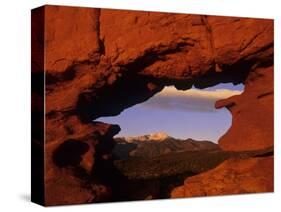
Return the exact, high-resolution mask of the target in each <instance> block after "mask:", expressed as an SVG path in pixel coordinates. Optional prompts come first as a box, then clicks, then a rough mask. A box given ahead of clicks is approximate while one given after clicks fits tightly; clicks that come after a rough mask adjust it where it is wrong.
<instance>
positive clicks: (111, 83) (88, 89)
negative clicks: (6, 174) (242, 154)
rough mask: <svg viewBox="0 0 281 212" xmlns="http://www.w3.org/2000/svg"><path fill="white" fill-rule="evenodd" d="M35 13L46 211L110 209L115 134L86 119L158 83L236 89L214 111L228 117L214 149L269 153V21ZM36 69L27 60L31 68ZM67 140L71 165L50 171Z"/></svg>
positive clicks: (56, 10) (112, 110) (130, 101)
mask: <svg viewBox="0 0 281 212" xmlns="http://www.w3.org/2000/svg"><path fill="white" fill-rule="evenodd" d="M43 10H44V12H45V23H46V25H45V36H44V39H43V40H42V39H35V40H34V41H33V45H34V49H36V48H40V47H41V48H43V45H44V44H45V61H44V62H45V70H44V71H45V73H46V98H45V102H46V105H45V112H46V119H45V124H46V137H45V153H46V155H45V156H46V163H45V164H46V167H45V186H46V192H45V193H46V197H45V204H46V205H57V204H70V203H85V202H101V201H110V200H111V198H112V189H111V188H112V187H111V186H112V184H114V183H115V182H114V173H113V170H112V169H111V165H110V164H111V162H112V159H111V151H112V148H113V146H114V140H113V139H112V138H113V136H114V135H115V134H117V133H118V132H119V130H120V128H119V127H118V126H116V125H109V124H106V123H98V122H93V121H92V120H94V119H96V118H98V117H101V116H109V115H117V114H119V113H120V112H121V111H122V110H124V109H125V108H128V107H130V106H133V105H135V104H137V103H140V102H144V101H146V100H147V99H149V98H150V97H151V96H153V95H154V94H156V93H157V92H159V91H161V90H162V89H163V87H164V86H166V85H175V86H176V87H177V88H178V89H189V88H190V87H191V86H192V85H194V86H195V87H197V88H205V87H208V86H213V85H216V84H218V83H222V82H232V83H235V84H237V83H241V82H242V83H245V91H244V93H243V94H242V95H240V96H235V97H230V99H228V100H225V101H220V102H218V103H217V107H218V108H219V107H224V106H225V107H227V108H228V109H229V110H230V111H231V113H232V115H233V126H232V127H231V128H230V130H229V131H228V132H227V133H226V134H225V135H224V136H223V137H222V138H221V140H220V146H221V148H222V149H225V150H234V151H244V150H258V149H263V148H267V147H271V146H273V21H272V20H265V19H253V18H232V17H216V16H204V15H186V14H171V13H154V12H141V11H125V10H109V9H91V8H75V7H59V6H45V7H43V8H42V9H41V10H38V11H37V13H42V12H43ZM35 17H36V16H35ZM38 17H39V16H38ZM34 33H35V35H34V36H35V37H36V36H38V37H39V36H40V33H39V32H38V34H36V32H34ZM35 54H36V52H35V53H34V55H35ZM40 62H42V61H39V59H38V58H36V56H34V57H33V61H32V68H33V69H34V70H35V69H36V67H37V66H38V64H40ZM34 73H35V72H34ZM69 140H71V141H78V142H79V144H77V146H78V147H79V148H78V149H82V150H83V151H81V153H79V154H78V155H79V157H78V156H77V157H78V159H77V161H75V163H69V162H68V161H64V164H68V165H66V166H61V165H60V164H56V160H54V158H53V155H54V152H55V151H56V150H57V149H58V148H60V149H63V147H61V146H62V145H64V143H65V142H69ZM84 150H85V151H84ZM57 157H58V155H56V158H57ZM267 161H268V160H265V162H264V163H267ZM244 162H245V161H240V162H239V163H244ZM245 163H247V161H246V162H245ZM268 163H271V162H268ZM227 166H235V161H232V162H231V163H229V164H228V165H227ZM101 167H102V168H101ZM222 169H223V168H222ZM240 172H243V170H240ZM245 172H250V173H251V172H255V170H254V169H246V170H245ZM256 174H257V175H258V174H259V172H257V173H256ZM81 176H83V177H81ZM61 179H64V180H63V181H62V180H61ZM89 179H91V180H90V181H89ZM255 179H259V178H255V177H253V178H252V180H253V181H254V180H255ZM244 182H245V181H243V182H242V183H244ZM87 183H88V184H87ZM212 183H216V182H215V179H214V181H213V182H212ZM245 183H246V182H245ZM85 184H87V185H88V186H84V185H85ZM225 186H228V185H225ZM259 188H261V187H258V188H257V189H256V190H255V191H256V192H261V191H270V190H271V187H267V186H266V187H262V189H259ZM78 191H79V192H78Z"/></svg>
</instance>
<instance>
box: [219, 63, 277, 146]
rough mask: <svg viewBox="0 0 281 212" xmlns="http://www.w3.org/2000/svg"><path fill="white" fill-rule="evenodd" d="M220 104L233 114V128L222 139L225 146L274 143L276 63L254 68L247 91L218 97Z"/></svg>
mask: <svg viewBox="0 0 281 212" xmlns="http://www.w3.org/2000/svg"><path fill="white" fill-rule="evenodd" d="M216 107H217V108H221V107H226V108H227V109H228V110H229V111H230V112H231V114H232V117H233V118H232V126H231V128H230V129H229V130H228V132H227V133H226V134H225V135H223V136H222V137H221V138H220V140H219V145H220V147H221V148H222V149H224V150H231V151H243V150H258V149H264V148H268V147H270V146H273V129H274V128H273V67H268V68H258V69H256V70H255V71H253V72H251V73H250V74H249V76H248V78H247V80H246V81H245V91H244V92H243V93H242V94H241V95H238V96H233V97H230V98H228V99H225V100H220V101H218V102H217V103H216ZM249 132H250V133H249Z"/></svg>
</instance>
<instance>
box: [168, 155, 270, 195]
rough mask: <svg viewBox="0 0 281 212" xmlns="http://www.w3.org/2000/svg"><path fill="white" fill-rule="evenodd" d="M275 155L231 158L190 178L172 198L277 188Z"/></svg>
mask: <svg viewBox="0 0 281 212" xmlns="http://www.w3.org/2000/svg"><path fill="white" fill-rule="evenodd" d="M273 177H274V176H273V157H265V158H250V159H229V160H227V161H225V162H224V163H222V164H221V165H219V166H218V167H216V168H215V169H213V170H211V171H208V172H205V173H202V174H199V175H196V176H193V177H190V178H187V179H186V180H185V182H184V185H183V186H180V187H177V188H175V189H174V190H173V191H172V193H171V197H172V198H180V197H198V196H214V195H229V194H244V193H257V192H272V191H273Z"/></svg>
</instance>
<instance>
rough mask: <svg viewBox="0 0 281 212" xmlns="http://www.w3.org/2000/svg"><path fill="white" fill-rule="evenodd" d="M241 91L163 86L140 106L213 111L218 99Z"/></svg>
mask: <svg viewBox="0 0 281 212" xmlns="http://www.w3.org/2000/svg"><path fill="white" fill-rule="evenodd" d="M241 93H242V91H239V90H229V89H215V90H199V89H195V88H192V89H189V90H186V91H180V90H177V89H176V88H175V87H171V86H169V87H165V88H164V89H163V90H162V91H161V92H160V93H158V94H156V96H154V97H153V98H151V99H150V100H148V101H147V102H145V103H143V104H142V106H144V107H148V108H153V109H166V110H187V111H214V110H215V108H214V104H215V102H216V101H217V100H219V99H225V98H228V97H230V96H234V95H239V94H241Z"/></svg>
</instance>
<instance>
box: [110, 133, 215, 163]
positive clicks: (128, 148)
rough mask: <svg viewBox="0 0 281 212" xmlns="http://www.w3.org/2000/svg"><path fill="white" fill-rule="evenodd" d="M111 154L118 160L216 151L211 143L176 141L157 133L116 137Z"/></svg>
mask: <svg viewBox="0 0 281 212" xmlns="http://www.w3.org/2000/svg"><path fill="white" fill-rule="evenodd" d="M115 140H116V143H117V144H116V145H115V148H114V150H113V154H114V155H115V157H116V158H118V159H126V158H128V157H144V158H152V157H157V156H161V155H165V154H169V153H173V152H185V151H202V150H218V149H219V147H218V145H217V144H215V143H213V142H211V141H196V140H193V139H191V138H188V139H185V140H183V139H177V138H173V137H171V136H169V135H168V134H167V133H164V132H158V133H153V134H148V135H142V136H136V137H117V138H115Z"/></svg>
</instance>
